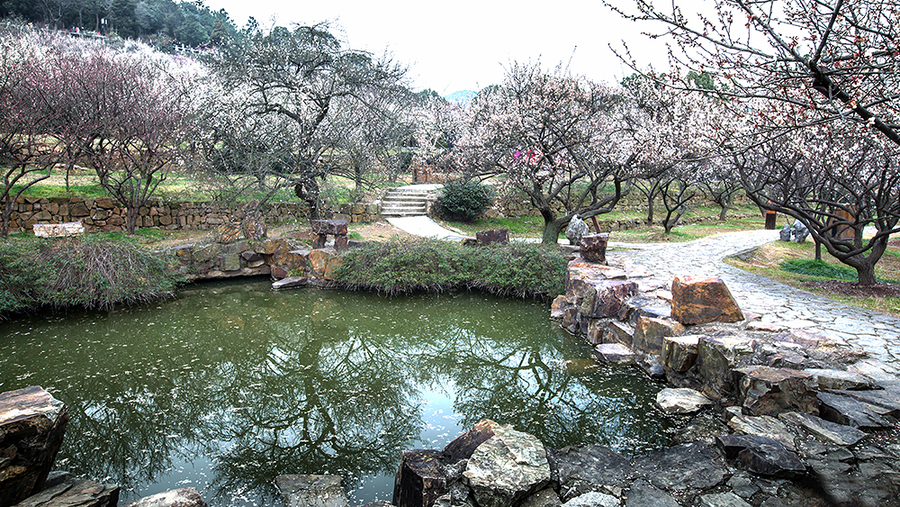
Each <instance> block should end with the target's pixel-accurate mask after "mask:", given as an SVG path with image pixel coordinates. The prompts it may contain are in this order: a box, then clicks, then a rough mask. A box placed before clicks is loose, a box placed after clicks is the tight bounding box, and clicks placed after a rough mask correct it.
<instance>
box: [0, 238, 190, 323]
mask: <svg viewBox="0 0 900 507" xmlns="http://www.w3.org/2000/svg"><path fill="white" fill-rule="evenodd" d="M0 279H2V282H0V314H4V313H9V312H13V311H21V310H28V309H32V308H37V307H41V306H51V307H54V308H64V307H69V306H81V307H85V308H101V309H106V308H110V307H112V306H113V305H115V304H131V303H141V302H146V301H151V300H154V299H158V298H161V297H168V296H171V295H172V294H173V291H174V290H175V288H176V286H177V284H178V283H179V281H180V279H179V278H178V277H176V275H174V270H172V269H170V266H169V264H168V262H167V261H166V260H164V259H163V258H162V257H161V256H159V255H157V254H154V253H152V252H149V251H147V250H145V249H143V248H141V247H139V246H135V245H133V244H131V243H130V242H127V241H109V240H103V239H95V238H92V237H91V236H84V237H78V238H66V239H50V240H40V239H33V238H25V239H13V238H9V239H6V240H3V241H0Z"/></svg>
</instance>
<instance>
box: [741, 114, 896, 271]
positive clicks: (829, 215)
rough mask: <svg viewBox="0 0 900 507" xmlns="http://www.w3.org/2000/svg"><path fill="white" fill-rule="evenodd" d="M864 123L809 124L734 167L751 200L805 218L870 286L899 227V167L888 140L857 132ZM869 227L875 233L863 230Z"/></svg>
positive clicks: (819, 242)
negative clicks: (838, 125) (813, 126)
mask: <svg viewBox="0 0 900 507" xmlns="http://www.w3.org/2000/svg"><path fill="white" fill-rule="evenodd" d="M861 128H862V129H865V128H866V127H865V126H859V125H849V124H848V125H846V129H840V130H837V129H834V128H831V127H829V126H822V127H820V128H817V129H804V130H803V131H798V132H796V133H794V134H793V135H791V136H784V137H781V138H778V139H776V140H772V141H769V142H768V143H766V144H764V145H760V146H759V147H757V148H754V149H753V156H752V158H747V157H745V158H741V159H739V160H740V161H741V163H740V164H739V165H738V166H737V169H738V170H739V173H740V175H741V178H742V181H743V184H744V187H745V188H747V190H748V195H749V196H750V198H751V199H753V200H754V202H756V203H757V204H758V205H760V206H764V207H765V208H767V209H771V210H775V211H778V212H781V213H785V214H787V215H790V216H792V217H795V218H797V219H798V220H800V221H801V222H803V224H804V225H806V227H807V228H808V229H809V231H810V235H811V236H812V237H813V239H814V240H815V241H816V243H817V245H822V246H824V247H825V248H826V250H827V251H828V253H829V254H831V255H832V256H834V257H835V258H836V259H838V260H839V261H841V262H843V263H844V264H847V265H849V266H851V267H853V268H854V269H856V272H857V276H858V280H859V283H860V284H862V285H872V284H875V283H876V281H877V280H876V278H875V265H876V263H877V262H878V260H879V259H880V258H881V256H882V255H883V254H884V251H885V249H886V248H887V241H888V239H889V237H890V235H891V234H896V233H898V232H900V226H898V222H900V166H898V163H897V155H898V149H897V148H896V147H895V146H893V145H892V143H890V141H889V140H887V139H884V138H877V137H876V138H873V137H871V136H866V135H861V134H860V133H859V132H854V130H857V129H861ZM847 130H849V131H847ZM736 160H737V159H736ZM748 160H752V161H754V162H755V163H747V162H748ZM869 226H871V230H872V232H873V234H871V235H869V234H868V231H867V234H866V235H864V234H863V229H864V228H866V227H869Z"/></svg>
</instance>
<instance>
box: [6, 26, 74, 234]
mask: <svg viewBox="0 0 900 507" xmlns="http://www.w3.org/2000/svg"><path fill="white" fill-rule="evenodd" d="M42 43H43V36H42V35H41V34H39V33H37V32H35V31H31V30H14V31H10V32H6V33H5V34H3V36H2V37H0V171H2V176H3V181H2V186H0V205H2V207H3V208H2V210H3V214H2V223H0V235H2V236H6V235H7V233H8V232H9V224H10V216H11V214H12V211H13V209H14V207H15V205H16V200H17V199H18V198H19V197H20V196H21V195H22V194H23V193H24V192H25V191H26V190H27V189H28V188H29V187H31V186H32V185H34V184H36V183H38V182H40V181H42V180H45V179H47V178H48V177H50V174H51V171H52V169H53V166H54V165H55V164H56V163H57V162H58V161H59V160H60V159H61V153H62V152H63V150H62V148H61V146H60V142H59V140H58V139H56V138H53V137H48V136H47V132H48V131H49V130H50V128H51V126H52V124H53V123H54V116H55V114H56V112H55V111H54V109H53V108H52V107H48V106H49V105H51V104H48V103H47V102H48V101H47V99H45V97H44V91H45V90H46V88H47V87H48V86H49V85H50V84H51V83H48V81H47V80H48V75H47V74H46V73H45V70H46V69H45V66H44V65H43V63H44V62H43V60H42V51H41V46H42Z"/></svg>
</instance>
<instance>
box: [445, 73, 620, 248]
mask: <svg viewBox="0 0 900 507" xmlns="http://www.w3.org/2000/svg"><path fill="white" fill-rule="evenodd" d="M621 108H622V98H621V95H620V94H618V93H617V92H616V91H614V90H612V89H609V88H607V87H605V86H602V85H600V84H597V83H594V82H591V81H589V80H587V79H579V78H574V77H571V76H568V75H565V74H564V73H563V72H562V71H561V70H560V69H557V70H556V71H555V72H553V73H548V72H545V71H544V70H543V69H541V67H540V65H522V64H517V63H514V64H513V65H512V67H511V68H510V69H509V70H508V72H507V75H506V78H505V80H504V83H503V85H502V86H499V87H495V88H488V89H486V90H483V91H482V92H481V93H480V94H479V95H478V96H477V97H476V98H475V99H474V100H473V102H472V104H471V105H470V111H469V113H470V120H469V122H470V123H469V128H468V131H467V133H466V134H465V136H464V137H463V138H462V139H461V140H460V141H459V143H458V145H457V146H456V148H455V150H454V152H455V153H456V156H457V157H456V158H457V163H458V164H459V165H460V166H461V167H462V168H463V169H465V170H467V171H469V172H475V173H480V174H482V175H499V176H502V178H503V179H504V181H505V184H506V185H508V186H509V187H512V188H513V189H515V190H517V191H520V192H522V193H524V194H525V195H527V196H528V197H529V199H530V200H531V203H532V204H533V205H534V206H535V207H536V208H537V209H538V210H539V211H540V213H541V216H542V217H543V218H544V234H543V242H544V243H556V242H557V238H558V236H559V232H560V231H561V230H563V229H564V228H565V227H566V224H568V222H569V220H571V219H572V217H574V216H575V214H578V215H579V216H581V217H582V218H589V217H593V216H596V215H598V214H601V213H606V212H609V211H610V210H611V209H612V207H613V206H614V205H615V204H616V202H618V200H619V198H620V197H621V196H622V183H623V180H624V179H625V176H624V175H625V169H626V167H627V166H629V164H631V162H632V161H633V160H634V159H635V156H634V155H633V153H632V151H631V146H632V144H631V142H630V140H629V138H628V136H627V135H626V132H625V125H624V123H623V122H622V121H621V112H620V109H621Z"/></svg>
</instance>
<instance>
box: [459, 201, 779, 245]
mask: <svg viewBox="0 0 900 507" xmlns="http://www.w3.org/2000/svg"><path fill="white" fill-rule="evenodd" d="M718 214H719V210H718V209H712V208H698V209H695V210H693V211H692V212H691V213H689V214H686V215H685V216H686V217H688V216H703V217H710V220H707V221H704V222H702V223H698V224H691V225H681V226H678V227H676V228H674V229H672V232H670V233H669V234H664V232H663V228H662V226H660V225H653V226H647V225H641V226H639V227H637V228H635V229H629V230H624V231H613V232H611V233H610V235H609V239H610V241H617V242H625V243H660V242H683V241H693V240H695V239H700V238H703V237H706V236H710V235H713V234H720V233H723V232H735V231H747V230H756V229H761V228H762V227H763V226H764V225H765V224H764V221H763V219H762V217H759V216H758V211H757V209H756V207H755V206H754V207H750V206H744V207H741V208H736V209H733V210H730V211H729V213H728V215H727V216H726V219H725V221H724V222H720V221H718V220H715V219H714V218H712V217H717V216H718ZM747 215H750V218H736V217H745V216H747ZM644 218H645V215H644V214H643V213H642V212H628V211H614V212H613V213H608V214H605V215H600V216H598V217H597V220H598V221H600V222H601V223H602V222H603V221H607V220H637V221H639V222H640V221H643V220H644ZM587 223H588V227H590V229H591V231H593V226H592V225H591V221H590V220H588V221H587ZM441 224H442V225H444V226H445V227H447V228H450V229H455V230H459V231H461V232H463V233H464V234H466V235H468V236H474V235H475V233H476V232H478V231H484V230H487V229H507V230H509V236H510V238H514V239H515V238H540V237H541V236H542V235H543V231H544V220H543V218H541V217H522V218H482V219H480V220H476V221H474V222H472V223H465V222H450V221H442V222H441ZM780 225H782V224H780V223H779V226H780ZM559 237H560V240H561V242H567V240H566V236H565V234H564V231H563V233H560V236H559Z"/></svg>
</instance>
